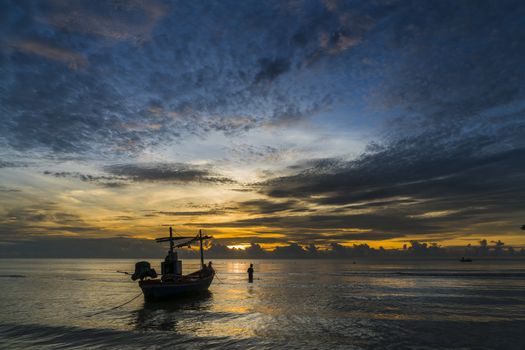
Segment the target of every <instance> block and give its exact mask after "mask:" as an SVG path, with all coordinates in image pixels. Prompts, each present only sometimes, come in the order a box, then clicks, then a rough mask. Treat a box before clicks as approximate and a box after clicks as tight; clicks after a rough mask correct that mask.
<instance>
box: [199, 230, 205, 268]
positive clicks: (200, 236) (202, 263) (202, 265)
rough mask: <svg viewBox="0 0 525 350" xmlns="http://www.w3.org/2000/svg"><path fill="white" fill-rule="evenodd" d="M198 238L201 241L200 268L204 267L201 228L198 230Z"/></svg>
mask: <svg viewBox="0 0 525 350" xmlns="http://www.w3.org/2000/svg"><path fill="white" fill-rule="evenodd" d="M199 240H200V242H201V268H203V267H204V252H203V250H202V230H199Z"/></svg>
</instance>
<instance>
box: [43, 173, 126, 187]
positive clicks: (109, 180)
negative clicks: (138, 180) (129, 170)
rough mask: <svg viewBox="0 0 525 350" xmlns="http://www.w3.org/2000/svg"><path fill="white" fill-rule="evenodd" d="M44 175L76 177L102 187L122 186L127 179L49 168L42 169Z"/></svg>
mask: <svg viewBox="0 0 525 350" xmlns="http://www.w3.org/2000/svg"><path fill="white" fill-rule="evenodd" d="M44 174H45V175H52V176H54V177H58V178H66V177H70V178H77V179H80V180H81V181H83V182H90V183H95V184H97V185H102V186H104V187H113V188H115V187H124V186H126V185H127V184H128V181H129V179H128V178H127V177H123V176H106V175H90V174H82V173H79V172H69V171H56V172H52V171H49V170H46V171H44Z"/></svg>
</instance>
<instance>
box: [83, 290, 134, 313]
mask: <svg viewBox="0 0 525 350" xmlns="http://www.w3.org/2000/svg"><path fill="white" fill-rule="evenodd" d="M141 295H142V292H140V293H139V294H137V295H136V296H134V297H133V299H130V300H128V301H126V302H125V303H123V304H120V305H117V306H115V307H112V308H111V309H107V310H102V311H99V312H95V313H94V314H91V315H86V317H92V316H96V315H100V314H102V313H104V312H108V311H112V310H116V309H118V308H119V307H122V306H124V305H126V304H129V303H131V302H132V301H133V300H135V299H137V298H138V297H140V296H141Z"/></svg>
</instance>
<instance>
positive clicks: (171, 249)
mask: <svg viewBox="0 0 525 350" xmlns="http://www.w3.org/2000/svg"><path fill="white" fill-rule="evenodd" d="M174 246H175V243H173V229H172V228H171V226H170V253H171V254H173V247H174Z"/></svg>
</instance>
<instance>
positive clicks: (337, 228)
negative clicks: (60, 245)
mask: <svg viewBox="0 0 525 350" xmlns="http://www.w3.org/2000/svg"><path fill="white" fill-rule="evenodd" d="M524 41H525V4H524V3H523V2H522V1H505V0H503V1H483V0H475V1H467V0H460V1H458V0H452V1H447V0H440V1H408V0H406V1H397V0H367V1H335V0H325V1H298V0H293V1H156V0H151V1H141V0H136V1H120V0H119V1H117V0H115V1H65V0H64V1H62V0H54V1H51V0H49V1H18V0H17V1H8V0H3V1H0V244H1V245H3V246H4V248H5V247H7V248H8V249H13V250H16V249H17V246H19V245H20V244H22V243H23V242H33V243H34V242H39V241H42V242H45V241H46V240H53V242H60V241H61V240H62V241H63V242H69V243H68V244H75V243H74V242H75V239H73V238H79V239H83V240H85V239H99V238H107V239H114V238H123V237H124V238H135V239H151V238H155V237H159V236H162V235H165V234H166V232H167V229H166V226H167V225H172V226H173V228H174V230H175V232H176V233H177V234H181V235H183V234H190V233H191V234H194V233H195V232H197V230H198V229H203V230H204V231H205V232H206V233H208V234H211V235H213V236H214V238H215V240H214V241H215V242H217V243H219V244H222V245H229V246H230V247H244V246H247V245H249V244H251V243H257V244H260V245H261V246H262V247H263V248H265V249H273V248H275V247H277V246H284V245H288V244H299V245H309V244H315V245H316V246H318V247H321V248H323V247H328V246H330V244H333V243H338V244H342V245H353V244H364V243H366V244H368V245H370V246H372V247H379V246H383V247H385V248H399V247H402V245H403V244H406V242H409V241H420V242H436V243H438V244H439V245H443V246H464V245H467V244H470V243H472V244H476V243H477V242H479V241H480V240H481V239H487V240H488V241H496V240H502V241H504V242H505V243H506V244H511V245H514V246H517V247H523V246H525V236H524V232H525V231H521V230H520V229H519V226H520V225H522V224H525V206H524V203H525V202H524V197H525V196H524V195H525V138H524V134H525V84H524V83H525V65H524V64H523V61H524V60H525V45H524ZM80 241H81V240H79V241H78V242H80ZM113 241H115V240H112V242H113ZM71 242H73V243H71ZM116 242H118V240H116ZM64 249H67V248H64Z"/></svg>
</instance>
